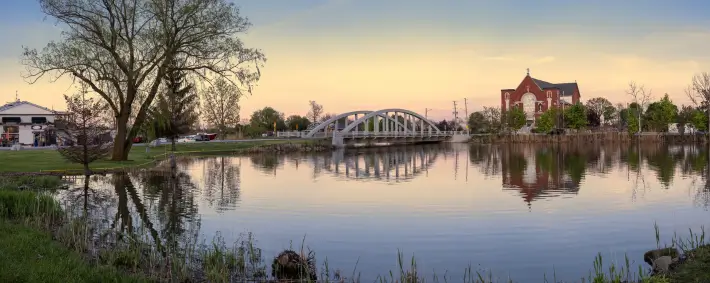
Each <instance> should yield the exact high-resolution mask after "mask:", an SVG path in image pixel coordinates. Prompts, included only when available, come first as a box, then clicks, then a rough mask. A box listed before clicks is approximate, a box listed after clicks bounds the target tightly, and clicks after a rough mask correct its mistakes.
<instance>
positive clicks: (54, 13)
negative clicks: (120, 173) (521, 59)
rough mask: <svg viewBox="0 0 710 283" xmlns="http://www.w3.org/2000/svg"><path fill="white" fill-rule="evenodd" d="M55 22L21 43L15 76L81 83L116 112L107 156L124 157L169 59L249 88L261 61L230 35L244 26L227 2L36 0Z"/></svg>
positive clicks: (200, 74)
mask: <svg viewBox="0 0 710 283" xmlns="http://www.w3.org/2000/svg"><path fill="white" fill-rule="evenodd" d="M39 3H40V6H41V9H42V12H43V13H44V14H46V15H47V16H49V17H51V18H54V19H55V20H56V21H57V22H58V24H59V25H60V26H61V27H62V28H63V30H64V31H63V32H62V39H61V40H60V41H58V42H50V43H49V44H47V46H45V47H44V48H43V49H42V50H41V51H37V50H36V49H31V48H29V47H24V52H23V64H24V65H25V66H26V67H27V73H25V74H24V75H23V76H24V77H25V79H27V80H28V81H29V82H30V83H35V82H36V81H37V80H39V79H40V78H41V77H43V76H44V75H47V74H50V75H51V74H54V75H56V77H54V78H53V80H56V79H59V78H60V77H62V76H64V75H69V76H71V77H72V78H73V79H74V80H77V79H78V80H79V81H81V82H84V83H86V84H87V85H89V87H90V88H91V89H92V90H93V91H94V92H96V93H98V94H99V95H100V96H101V97H102V98H103V99H104V100H106V101H107V102H108V105H109V108H110V109H111V111H112V112H113V114H114V116H115V117H116V119H115V120H116V123H115V124H116V136H115V139H114V145H115V146H114V150H113V154H112V159H113V160H126V159H127V158H128V152H129V151H130V149H131V146H132V139H133V137H135V136H136V134H137V133H138V131H139V128H140V126H141V125H143V124H144V121H145V119H146V112H147V111H148V109H149V107H150V106H151V103H152V102H153V99H154V98H155V96H156V94H157V92H158V89H159V88H160V85H161V82H162V80H163V77H164V75H165V73H166V71H167V68H168V67H169V66H168V64H169V62H171V61H172V60H173V59H177V60H179V61H181V64H180V66H181V67H180V68H179V70H180V71H186V72H189V73H190V74H191V75H194V76H198V77H201V78H203V79H206V80H211V79H213V78H217V77H222V78H227V81H229V82H230V83H231V84H234V85H235V86H237V87H239V88H240V89H241V90H242V91H244V92H249V93H251V91H252V87H253V85H254V83H255V82H257V81H258V80H259V78H260V75H261V74H260V72H259V66H260V65H261V64H262V63H263V62H264V61H265V60H266V58H265V56H264V55H263V54H262V53H261V52H260V51H258V50H255V49H250V48H247V47H245V45H244V43H243V42H242V41H241V40H240V39H238V38H237V37H236V35H237V34H239V33H242V32H246V31H247V30H248V28H249V27H250V26H251V24H250V23H249V21H248V20H247V19H246V18H245V17H243V16H241V15H240V13H239V9H238V8H237V7H236V6H235V5H234V4H233V3H230V1H227V0H183V1H174V0H171V1H167V0H130V1H129V0H83V1H69V0H39Z"/></svg>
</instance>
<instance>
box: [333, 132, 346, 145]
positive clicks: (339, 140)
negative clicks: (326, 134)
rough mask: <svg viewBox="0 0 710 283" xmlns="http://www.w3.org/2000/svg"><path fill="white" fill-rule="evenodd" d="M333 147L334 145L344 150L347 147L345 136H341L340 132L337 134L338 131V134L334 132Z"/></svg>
mask: <svg viewBox="0 0 710 283" xmlns="http://www.w3.org/2000/svg"><path fill="white" fill-rule="evenodd" d="M332 145H333V146H334V147H335V148H343V147H345V143H344V141H343V134H341V133H340V132H337V131H336V132H333V142H332Z"/></svg>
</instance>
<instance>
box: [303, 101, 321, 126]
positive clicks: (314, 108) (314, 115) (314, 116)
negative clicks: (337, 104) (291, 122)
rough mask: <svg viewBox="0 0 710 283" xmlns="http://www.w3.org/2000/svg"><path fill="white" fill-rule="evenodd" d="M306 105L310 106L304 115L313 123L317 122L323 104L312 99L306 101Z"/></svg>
mask: <svg viewBox="0 0 710 283" xmlns="http://www.w3.org/2000/svg"><path fill="white" fill-rule="evenodd" d="M308 105H309V106H310V109H309V110H308V114H307V115H306V117H308V120H310V121H311V122H313V123H315V122H318V118H320V115H322V114H323V105H320V104H318V103H316V102H315V101H313V100H311V101H308Z"/></svg>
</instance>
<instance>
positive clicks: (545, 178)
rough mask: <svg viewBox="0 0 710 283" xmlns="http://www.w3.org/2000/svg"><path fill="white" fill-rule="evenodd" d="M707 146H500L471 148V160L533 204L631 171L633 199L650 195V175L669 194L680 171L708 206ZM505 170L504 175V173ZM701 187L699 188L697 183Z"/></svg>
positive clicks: (505, 186) (709, 171)
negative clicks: (589, 179)
mask: <svg viewBox="0 0 710 283" xmlns="http://www.w3.org/2000/svg"><path fill="white" fill-rule="evenodd" d="M709 153H710V152H708V149H707V147H703V146H695V145H668V144H638V143H636V144H634V143H632V144H624V145H620V144H603V145H589V144H579V145H577V144H556V145H531V144H499V145H471V146H470V149H469V158H470V161H471V163H472V164H473V166H474V167H478V168H479V169H480V172H482V173H483V174H485V175H496V176H497V175H500V178H501V180H502V184H503V187H504V189H505V190H517V191H518V192H519V193H520V194H521V196H522V197H523V199H524V200H525V202H526V203H528V205H531V203H532V202H533V201H534V200H536V199H540V198H548V197H552V196H560V195H574V194H576V193H577V192H578V191H579V187H580V183H581V182H582V181H583V180H584V177H585V175H586V174H588V173H590V172H592V173H594V174H599V175H604V174H610V173H613V172H616V171H618V170H625V171H626V172H627V174H628V177H629V180H630V181H632V182H633V190H632V195H631V197H632V199H635V198H636V197H637V193H638V192H639V191H640V192H642V193H643V192H645V191H646V190H647V189H648V184H647V182H646V179H645V177H644V170H650V171H651V172H652V173H653V174H654V175H655V177H656V179H657V180H658V182H659V183H660V184H661V185H662V186H663V188H664V189H669V187H670V186H671V185H672V184H673V181H674V178H675V177H676V176H675V175H676V174H677V172H678V171H680V172H681V173H682V174H683V175H685V176H692V177H694V178H696V179H701V180H702V184H700V183H701V182H700V180H696V181H695V182H694V185H692V186H693V189H692V190H693V194H695V195H696V196H695V197H694V200H695V201H696V202H698V205H702V206H705V207H707V206H708V202H709V201H708V199H709V197H708V195H710V183H709V182H708V179H710V178H709V177H710V169H708V160H710V159H708V154H709ZM498 166H500V170H499V169H498ZM696 183H697V184H696Z"/></svg>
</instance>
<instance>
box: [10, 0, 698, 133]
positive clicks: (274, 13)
mask: <svg viewBox="0 0 710 283" xmlns="http://www.w3.org/2000/svg"><path fill="white" fill-rule="evenodd" d="M8 2H12V4H9V5H8V4H6V5H4V6H3V9H2V10H0V46H2V48H0V64H1V65H0V66H2V67H1V68H0V102H6V101H12V100H14V99H15V94H16V93H17V95H18V96H19V98H20V99H21V100H27V101H31V102H34V103H37V104H40V105H43V106H46V107H53V108H55V109H63V108H64V102H63V98H62V94H66V93H71V92H73V91H74V88H73V87H72V86H71V85H70V83H69V81H68V80H62V81H58V82H54V83H52V82H50V81H49V80H48V79H43V80H40V81H39V82H37V83H35V84H29V83H27V82H26V81H25V80H24V79H23V78H22V76H21V75H22V73H23V72H24V71H25V68H24V67H23V66H22V65H21V64H20V56H21V52H22V46H23V45H24V46H29V47H34V48H42V47H43V46H45V45H46V44H47V43H48V42H49V41H50V40H52V39H59V28H57V27H56V26H54V22H53V19H49V18H45V15H43V14H42V13H41V11H40V9H39V4H38V2H37V1H28V0H23V1H8ZM234 2H235V3H237V5H239V6H240V7H241V12H242V14H243V15H245V16H247V17H248V18H249V19H250V21H251V22H252V23H253V26H252V28H251V29H250V30H249V31H248V33H246V34H240V35H238V36H239V37H240V38H242V39H243V40H244V41H245V43H246V44H247V45H248V46H250V47H255V48H259V49H261V50H262V51H263V52H264V53H265V55H266V57H267V61H266V63H265V66H264V68H263V69H262V78H261V80H260V81H259V83H258V86H257V87H256V88H255V90H254V92H253V94H252V95H251V96H247V97H244V98H243V99H242V101H241V103H240V105H241V116H242V118H248V117H249V116H250V115H251V113H253V111H255V110H257V109H261V108H263V107H265V106H271V107H273V108H275V109H277V110H278V111H280V112H283V113H284V114H285V115H286V116H288V115H292V114H298V115H305V114H306V112H307V111H308V107H309V106H308V101H309V100H315V101H317V102H318V103H320V104H322V105H323V107H324V110H325V112H328V113H342V112H347V111H352V110H378V109H384V108H404V109H409V110H412V111H414V112H418V113H421V114H424V112H425V111H426V112H428V114H429V117H430V118H432V119H450V118H451V117H453V114H452V112H453V107H454V106H453V102H454V101H456V102H457V105H458V106H457V107H458V109H459V113H463V112H464V107H466V108H467V110H468V112H473V111H477V110H481V109H482V108H483V107H484V106H500V90H501V89H507V88H515V87H517V86H518V84H519V83H520V81H521V80H522V79H523V77H524V76H525V74H526V69H527V68H529V69H530V74H531V76H533V77H535V78H538V79H542V80H546V81H549V82H553V83H561V82H573V81H577V83H578V84H579V87H580V92H581V96H582V100H583V101H586V100H587V99H591V98H594V97H605V98H607V99H609V100H610V101H612V102H614V103H617V102H620V103H627V102H629V100H630V98H629V97H628V95H626V93H625V89H626V88H627V86H628V83H629V82H630V81H635V82H636V83H637V84H641V85H644V86H645V87H646V88H647V89H651V90H652V92H653V94H654V98H656V99H660V98H661V97H662V96H663V94H664V93H668V94H669V96H670V98H671V99H672V100H673V101H674V102H675V103H676V104H684V103H686V104H687V103H689V100H688V98H687V97H686V95H685V92H684V89H685V88H686V87H687V86H688V84H689V83H690V82H691V79H692V77H693V75H695V74H698V73H700V72H705V71H708V72H710V53H708V52H707V51H706V50H707V43H710V14H707V13H706V11H708V10H709V9H710V2H708V1H690V0H676V1H661V0H624V1H618V0H615V1H611V0H597V1H582V0H579V1H568V0H536V1H529V0H438V1H430V0H406V1H405V0H240V1H234ZM464 98H465V99H466V104H464ZM425 109H428V110H425Z"/></svg>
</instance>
